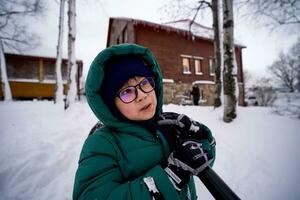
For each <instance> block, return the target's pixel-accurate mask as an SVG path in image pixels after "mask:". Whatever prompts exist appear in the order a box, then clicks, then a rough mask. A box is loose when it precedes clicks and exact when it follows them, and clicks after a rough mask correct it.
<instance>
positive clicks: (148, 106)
mask: <svg viewBox="0 0 300 200" xmlns="http://www.w3.org/2000/svg"><path fill="white" fill-rule="evenodd" d="M151 105H152V103H149V104H147V105H146V106H144V107H142V109H141V111H144V110H147V109H149V108H150V107H151Z"/></svg>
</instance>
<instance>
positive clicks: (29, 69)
mask: <svg viewBox="0 0 300 200" xmlns="http://www.w3.org/2000/svg"><path fill="white" fill-rule="evenodd" d="M7 76H8V77H9V78H13V79H38V77H39V63H38V61H37V60H21V61H15V62H14V61H7Z"/></svg>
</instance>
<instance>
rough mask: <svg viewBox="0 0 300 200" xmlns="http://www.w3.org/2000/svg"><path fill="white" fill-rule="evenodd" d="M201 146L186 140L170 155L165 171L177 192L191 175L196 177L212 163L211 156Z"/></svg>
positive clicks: (198, 143)
mask: <svg viewBox="0 0 300 200" xmlns="http://www.w3.org/2000/svg"><path fill="white" fill-rule="evenodd" d="M202 145H203V144H202V143H201V142H197V141H193V140H187V141H184V142H183V143H182V144H181V145H180V146H179V147H178V148H177V149H176V150H175V151H173V152H172V153H171V154H170V156H169V158H168V166H167V167H166V168H165V171H166V173H167V174H168V176H169V177H170V180H171V182H172V183H173V185H174V186H175V188H176V189H177V190H181V189H182V187H183V186H184V185H185V184H187V183H188V182H189V180H190V177H191V175H196V176H197V175H198V174H199V173H200V172H201V171H203V170H204V169H205V168H206V167H208V166H209V165H210V164H211V162H213V155H212V154H210V153H209V152H207V151H206V150H204V149H203V148H202Z"/></svg>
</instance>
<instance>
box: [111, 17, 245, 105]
mask: <svg viewBox="0 0 300 200" xmlns="http://www.w3.org/2000/svg"><path fill="white" fill-rule="evenodd" d="M190 24H191V21H189V20H181V21H175V22H170V23H166V24H157V23H152V22H148V21H143V20H137V19H131V18H110V20H109V28H108V36H107V47H109V46H111V45H114V44H120V43H136V44H140V45H142V46H145V47H147V48H149V49H150V50H151V51H152V53H153V54H154V56H155V57H156V59H157V61H158V63H159V64H160V67H161V70H162V73H163V78H164V103H180V102H182V99H183V97H186V96H189V92H190V90H191V88H192V86H193V85H197V86H198V87H199V89H200V94H201V97H200V103H201V104H202V105H213V101H214V98H213V94H214V93H213V91H214V87H215V84H214V46H213V30H212V29H211V28H208V27H205V26H202V25H200V24H197V23H193V24H192V25H191V26H190ZM243 48H245V46H243V45H240V44H235V55H236V61H237V66H238V67H237V68H238V69H237V80H238V86H239V104H240V105H244V79H243V63H242V49H243Z"/></svg>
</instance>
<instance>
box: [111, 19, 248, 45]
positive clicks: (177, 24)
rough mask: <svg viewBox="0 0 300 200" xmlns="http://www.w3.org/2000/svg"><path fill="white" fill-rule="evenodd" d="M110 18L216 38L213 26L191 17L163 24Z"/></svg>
mask: <svg viewBox="0 0 300 200" xmlns="http://www.w3.org/2000/svg"><path fill="white" fill-rule="evenodd" d="M110 20H122V21H128V22H132V23H133V24H134V25H143V26H148V27H151V28H154V29H161V30H165V31H168V32H176V33H178V34H183V35H186V36H190V35H191V33H192V37H193V39H196V38H199V39H202V40H208V41H213V38H214V32H213V29H212V28H210V27H206V26H203V25H201V24H199V23H197V22H192V21H191V20H189V19H185V20H178V21H171V22H166V23H163V24H158V23H154V22H149V21H145V20H140V19H133V18H127V17H112V18H110ZM235 45H236V46H237V47H239V48H245V47H246V46H244V45H243V44H241V43H240V42H237V41H236V42H235Z"/></svg>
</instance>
